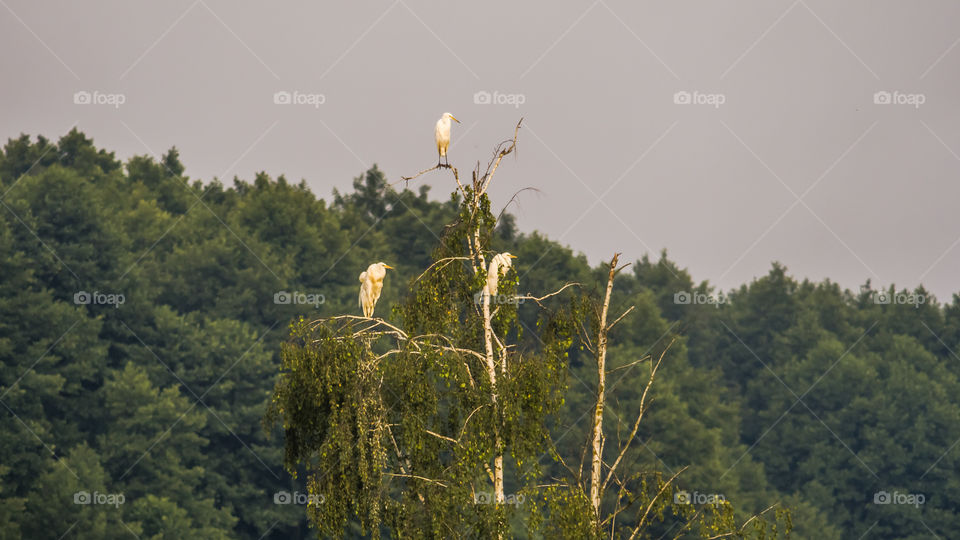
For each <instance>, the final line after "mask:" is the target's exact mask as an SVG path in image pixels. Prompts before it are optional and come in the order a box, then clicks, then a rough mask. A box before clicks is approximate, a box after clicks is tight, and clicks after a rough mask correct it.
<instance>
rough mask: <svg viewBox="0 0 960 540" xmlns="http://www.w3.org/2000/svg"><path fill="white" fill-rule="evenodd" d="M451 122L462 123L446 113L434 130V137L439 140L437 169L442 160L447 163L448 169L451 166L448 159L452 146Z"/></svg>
mask: <svg viewBox="0 0 960 540" xmlns="http://www.w3.org/2000/svg"><path fill="white" fill-rule="evenodd" d="M450 120H453V121H454V122H456V123H458V124H459V123H460V121H459V120H457V119H456V118H454V117H453V115H452V114H450V113H448V112H445V113H443V116H441V117H440V119H439V120H437V127H436V128H435V129H434V130H433V135H434V137H435V138H436V140H437V153H438V154H439V156H438V157H437V167H439V166H440V160H441V159H443V160H444V161H446V162H447V163H446V165H447V167H449V166H450V161H449V160H448V159H447V147H449V146H450Z"/></svg>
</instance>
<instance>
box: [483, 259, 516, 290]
mask: <svg viewBox="0 0 960 540" xmlns="http://www.w3.org/2000/svg"><path fill="white" fill-rule="evenodd" d="M516 258H517V256H516V255H511V254H510V253H498V254H496V255H494V256H493V259H490V269H489V270H488V271H487V292H488V293H489V294H490V296H496V295H497V282H498V281H500V276H502V275H503V274H506V273H507V269H509V268H510V266H511V265H512V264H513V261H511V260H510V259H516Z"/></svg>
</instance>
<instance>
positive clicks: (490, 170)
mask: <svg viewBox="0 0 960 540" xmlns="http://www.w3.org/2000/svg"><path fill="white" fill-rule="evenodd" d="M522 123H523V118H520V121H519V122H517V127H516V128H515V129H514V130H513V139H512V140H511V141H504V142H502V143H500V144H499V145H497V149H496V150H495V151H496V156H497V157H496V158H495V159H494V160H493V162H492V166H491V165H490V164H488V165H487V170H486V172H484V174H483V176H482V177H481V178H480V188H481V189H479V190H478V191H479V192H481V193H482V192H485V191H486V190H487V186H489V185H490V181H491V180H492V179H493V175H494V174H495V173H496V172H497V168H498V167H500V161H501V160H502V159H503V158H504V157H505V156H507V155H509V154H510V153H511V152H513V151H514V149H516V147H517V136H518V135H519V133H520V124H522ZM507 142H510V146H508V147H506V148H503V146H504V145H505V144H506V143H507Z"/></svg>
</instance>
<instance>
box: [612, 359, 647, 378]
mask: <svg viewBox="0 0 960 540" xmlns="http://www.w3.org/2000/svg"><path fill="white" fill-rule="evenodd" d="M650 358H651V357H650V355H649V354H648V355H646V356H644V357H643V358H641V359H639V360H636V361H634V362H630V363H629V364H627V365H625V366H620V367H618V368H613V369H611V370H610V371H608V372H607V375H609V374H611V373H613V372H614V371H619V370H621V369H627V368H629V367H633V366H635V365H637V364H639V363H640V362H646V361H647V360H650Z"/></svg>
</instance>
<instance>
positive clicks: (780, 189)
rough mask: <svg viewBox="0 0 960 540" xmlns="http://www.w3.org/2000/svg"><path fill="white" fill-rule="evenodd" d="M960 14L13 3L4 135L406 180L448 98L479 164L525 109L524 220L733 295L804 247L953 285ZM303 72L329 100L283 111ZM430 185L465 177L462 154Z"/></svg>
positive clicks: (799, 7)
mask: <svg viewBox="0 0 960 540" xmlns="http://www.w3.org/2000/svg"><path fill="white" fill-rule="evenodd" d="M51 5H55V6H56V7H55V9H52V8H51V7H50V6H51ZM330 6H335V7H330ZM958 17H960V4H957V3H956V2H950V1H932V0H930V1H925V2H913V3H907V2H891V1H878V0H869V1H850V2H827V1H823V0H803V1H800V0H797V1H770V0H764V1H752V2H737V3H732V2H658V3H649V2H643V3H640V2H622V1H615V0H598V1H595V2H591V1H587V2H576V3H575V2H565V3H562V2H550V3H532V2H530V3H528V2H506V1H485V2H470V3H460V2H422V1H417V0H399V1H377V2H350V3H341V2H338V3H336V4H333V3H323V4H321V3H318V2H256V3H239V2H230V1H225V0H196V1H194V0H185V1H166V2H149V3H148V2H130V1H129V0H118V1H112V2H104V1H90V2H56V3H47V2H31V1H27V0H0V46H2V47H3V49H4V50H6V51H7V54H4V55H3V56H2V57H0V69H2V72H3V74H4V81H5V82H4V84H3V85H2V93H3V95H2V98H3V99H0V118H2V119H3V122H2V123H0V137H2V139H3V140H6V139H7V138H8V137H13V136H16V135H18V134H19V133H21V132H24V133H29V134H31V135H36V134H43V135H46V136H48V137H51V138H54V139H56V138H58V137H59V136H61V135H62V134H63V133H65V132H66V131H68V130H69V128H70V127H71V126H72V125H73V124H77V125H78V126H79V128H80V129H81V130H82V131H84V132H85V133H87V134H88V135H89V136H92V137H93V138H94V139H95V141H96V143H97V144H98V145H99V146H102V147H105V148H107V149H109V150H114V151H116V152H117V154H118V156H119V157H121V158H122V159H126V158H128V157H130V156H132V155H135V154H143V153H150V154H154V155H157V154H160V153H162V152H164V151H165V150H166V149H168V148H169V147H171V146H173V145H176V146H177V147H178V148H179V149H180V153H181V158H182V160H183V162H184V164H185V165H186V167H187V173H188V174H189V175H190V176H191V177H193V178H201V179H203V180H210V179H211V178H213V177H220V178H222V179H224V180H225V181H227V183H228V184H229V183H230V180H231V179H232V178H233V176H234V175H238V176H240V177H241V178H245V179H251V178H252V177H253V174H254V173H255V172H256V171H259V170H265V171H267V172H268V173H270V174H271V175H273V176H277V175H279V174H281V173H283V174H286V176H287V178H289V179H291V180H294V181H298V180H300V179H301V178H303V179H306V181H307V182H308V183H309V184H310V186H311V187H312V188H313V189H314V191H315V192H316V193H317V194H318V195H319V196H321V197H329V195H330V193H331V190H332V188H334V187H337V188H339V189H341V190H343V189H348V188H349V186H350V181H351V179H352V178H353V177H354V176H357V175H358V174H360V173H361V172H362V171H363V170H364V169H365V168H367V167H368V166H369V165H371V164H373V163H377V164H379V166H380V167H381V168H382V169H383V170H384V171H385V172H386V173H387V175H388V176H389V177H390V179H391V180H398V179H399V178H400V176H401V175H405V174H411V173H415V172H417V171H419V170H421V169H423V168H426V167H428V166H430V165H432V164H433V163H434V162H435V161H434V160H435V159H436V153H435V149H434V145H433V124H434V122H435V121H436V119H437V118H438V117H439V116H440V114H441V113H443V112H444V111H450V112H452V113H453V114H454V115H455V116H457V118H459V119H460V120H461V121H462V122H463V124H461V125H455V126H454V131H453V140H454V142H453V145H452V147H451V149H450V157H451V162H452V163H454V164H455V165H457V166H458V167H459V168H460V169H461V170H462V171H463V170H466V169H469V168H470V167H471V165H472V164H473V163H475V162H476V161H477V160H482V161H484V162H485V161H486V159H487V158H488V157H489V155H490V152H491V150H492V147H493V145H494V144H495V143H496V142H498V141H500V140H502V139H504V138H507V137H508V136H510V135H511V134H512V131H513V126H514V125H515V124H516V122H517V120H518V119H519V118H520V117H521V116H523V117H524V118H525V120H524V125H525V129H524V130H522V131H521V136H520V144H519V154H518V156H517V157H516V159H514V158H510V159H509V160H508V161H506V162H505V163H504V165H503V166H502V167H501V169H500V172H499V173H498V178H497V180H496V181H495V183H494V188H493V189H492V194H493V196H494V203H495V204H499V205H502V204H504V203H506V201H507V200H508V199H509V198H510V196H511V195H512V194H513V192H515V191H517V190H519V189H521V188H524V187H535V188H537V189H539V190H540V193H539V194H535V193H533V192H525V193H524V194H523V195H521V197H520V201H519V205H518V206H515V207H512V208H511V211H512V212H514V213H515V214H516V215H517V217H518V219H519V225H520V228H521V229H522V230H524V231H532V230H539V231H542V232H544V233H546V234H547V235H548V236H549V237H550V238H552V239H555V240H559V241H560V242H562V243H565V244H568V245H570V246H571V247H572V248H573V249H574V250H576V251H582V252H584V253H586V254H587V255H588V257H589V258H590V260H591V262H594V263H595V262H598V261H600V260H601V259H604V258H609V256H610V254H611V253H612V252H614V251H622V252H624V255H625V257H626V258H627V260H633V259H636V258H638V257H640V256H641V255H643V254H644V253H651V254H652V255H654V256H656V254H657V253H658V252H659V251H660V250H661V249H662V248H667V249H668V250H669V253H670V257H671V259H673V260H675V261H677V262H678V263H679V264H680V265H682V266H685V267H687V268H689V269H690V271H691V273H692V275H693V277H694V279H696V280H700V279H708V280H709V281H710V282H711V283H713V284H715V285H718V286H720V287H721V288H723V289H728V288H730V287H733V286H736V285H738V284H740V283H742V282H745V281H749V280H750V279H751V278H753V277H754V276H759V275H763V274H765V273H766V272H767V271H768V269H769V266H770V262H771V261H773V260H779V261H781V262H783V263H784V264H786V265H787V267H788V268H789V269H790V271H791V273H792V274H793V275H795V276H797V277H799V278H803V277H809V278H811V279H815V280H820V279H823V278H825V277H829V278H831V279H833V280H835V281H838V282H839V283H841V284H842V285H843V286H846V287H850V288H856V287H857V286H858V285H859V284H861V283H863V282H864V281H865V280H866V279H867V278H872V279H873V283H874V284H877V283H883V284H888V283H891V282H893V283H896V284H897V286H898V287H904V286H907V287H911V288H912V287H913V286H915V285H917V284H919V283H923V284H924V285H926V286H927V287H928V288H929V289H931V290H932V291H933V292H934V293H935V294H936V295H937V296H938V297H939V298H940V299H941V300H947V299H949V295H950V294H951V293H952V292H955V291H960V286H958V284H957V280H956V278H955V276H956V274H957V266H958V263H960V246H958V245H957V244H958V243H960V212H958V211H957V201H958V200H960V185H958V182H957V170H958V168H960V157H958V156H960V122H958V121H957V120H958V113H960V93H958V92H957V89H958V83H960V77H958V73H960V71H958V67H960V46H958V42H960V29H958V28H957V25H956V21H957V20H960V18H958ZM279 91H287V92H290V93H291V94H293V93H294V92H297V94H296V95H297V96H299V99H301V100H303V101H307V102H309V101H310V100H311V99H315V100H320V99H321V98H313V97H311V95H313V94H319V95H322V101H323V103H322V104H318V105H316V106H314V105H311V104H309V103H304V104H289V105H284V104H275V103H274V94H275V93H276V92H279ZM77 92H89V93H90V94H91V100H92V101H96V100H101V101H109V100H110V99H111V97H110V96H109V94H122V99H123V100H124V103H123V104H122V105H120V106H118V107H117V106H112V105H110V104H99V105H98V104H95V103H93V104H76V103H74V94H75V93H77ZM477 92H489V93H491V94H492V96H491V98H492V99H491V100H492V101H502V102H504V103H499V104H498V103H490V104H484V103H479V104H478V103H476V102H475V94H476V93H477ZM495 92H496V94H494V93H495ZM677 92H688V93H689V96H688V95H687V94H681V95H679V96H675V94H676V93H677ZM877 92H889V93H890V95H889V98H890V99H889V100H890V101H892V102H894V103H889V104H884V103H881V104H877V103H875V99H880V101H883V100H884V99H886V97H887V96H886V95H885V94H881V95H880V96H879V97H875V93H877ZM104 95H106V96H104ZM687 97H689V101H691V102H693V103H675V100H679V101H681V102H683V101H685V100H686V98H687ZM517 101H522V102H523V103H522V104H520V105H519V106H517V105H516V104H511V103H510V102H517ZM697 102H700V103H697ZM896 102H900V103H896ZM419 182H425V183H428V184H431V185H432V186H434V190H433V195H434V197H437V198H446V197H447V195H448V193H449V191H451V188H452V186H451V180H450V177H449V175H448V174H446V173H433V174H431V175H428V176H426V177H421V179H420V180H418V183H419ZM424 234H427V233H426V231H424Z"/></svg>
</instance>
